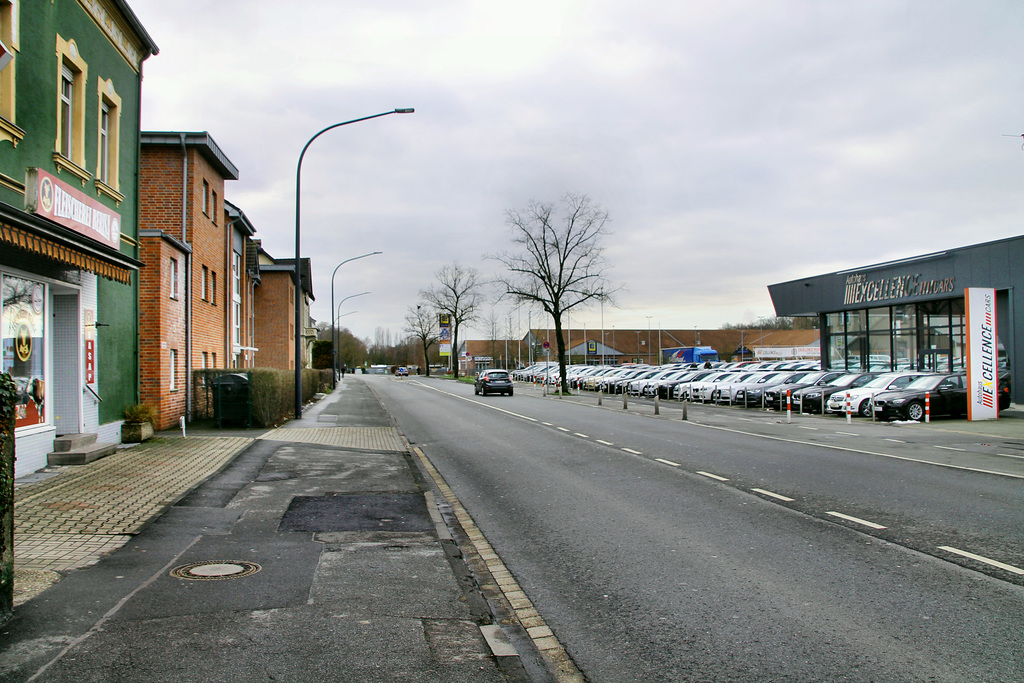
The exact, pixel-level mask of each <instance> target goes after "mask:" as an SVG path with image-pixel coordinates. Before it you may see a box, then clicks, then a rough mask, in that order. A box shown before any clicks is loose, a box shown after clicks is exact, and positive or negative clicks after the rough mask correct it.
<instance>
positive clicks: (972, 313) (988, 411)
mask: <svg viewBox="0 0 1024 683" xmlns="http://www.w3.org/2000/svg"><path fill="white" fill-rule="evenodd" d="M964 301H965V303H966V311H967V419H968V420H995V419H997V418H998V417H999V371H998V369H997V367H996V366H997V363H998V353H997V350H996V349H997V343H996V340H997V338H998V337H997V331H996V290H995V289H990V288H988V287H968V288H967V289H966V290H964Z"/></svg>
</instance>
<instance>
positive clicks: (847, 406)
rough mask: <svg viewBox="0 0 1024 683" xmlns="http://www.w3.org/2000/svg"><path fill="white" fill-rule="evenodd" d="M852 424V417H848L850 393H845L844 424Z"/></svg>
mask: <svg viewBox="0 0 1024 683" xmlns="http://www.w3.org/2000/svg"><path fill="white" fill-rule="evenodd" d="M851 422H853V416H852V415H850V392H849V391H847V392H846V424H850V423H851Z"/></svg>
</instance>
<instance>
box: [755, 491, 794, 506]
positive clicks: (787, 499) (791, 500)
mask: <svg viewBox="0 0 1024 683" xmlns="http://www.w3.org/2000/svg"><path fill="white" fill-rule="evenodd" d="M751 491H757V492H758V493H763V494H764V495H766V496H771V497H772V498H778V499H779V500H784V501H786V502H787V503H792V502H793V500H794V499H793V498H787V497H786V496H780V495H779V494H777V493H772V492H771V491H765V490H764V489H751Z"/></svg>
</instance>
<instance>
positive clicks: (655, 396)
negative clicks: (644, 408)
mask: <svg viewBox="0 0 1024 683" xmlns="http://www.w3.org/2000/svg"><path fill="white" fill-rule="evenodd" d="M654 414H655V415H661V407H660V406H659V405H658V395H657V394H655V395H654Z"/></svg>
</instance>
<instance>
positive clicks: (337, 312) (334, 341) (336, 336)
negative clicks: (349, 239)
mask: <svg viewBox="0 0 1024 683" xmlns="http://www.w3.org/2000/svg"><path fill="white" fill-rule="evenodd" d="M374 253H375V254H379V253H380V252H379V251H377V252H374ZM350 260H351V259H350ZM342 263H344V261H342ZM338 265H339V266H340V265H341V263H339V264H338ZM334 270H335V272H337V270H338V269H337V268H335V269H334ZM364 294H372V292H360V293H359V294H350V295H349V296H346V297H345V298H344V299H342V300H341V301H339V302H338V308H336V309H334V317H333V318H332V319H331V370H333V371H334V375H333V377H332V381H331V386H332V387H336V386H338V346H339V345H340V344H341V333H340V331H339V330H338V318H344V317H345V316H343V315H341V305H342V304H344V303H345V302H346V301H348V300H349V299H354V298H356V297H357V296H363V295H364ZM331 306H332V308H333V306H334V292H333V291H332V292H331ZM352 313H355V311H351V312H349V313H346V314H345V315H352Z"/></svg>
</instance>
